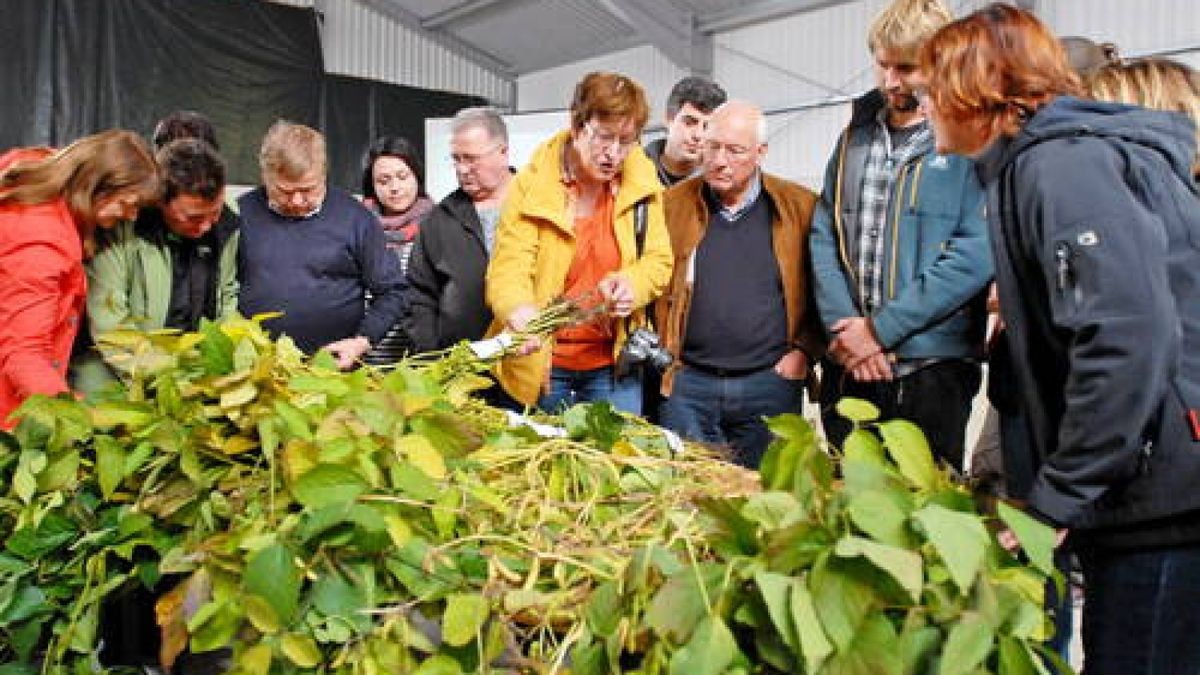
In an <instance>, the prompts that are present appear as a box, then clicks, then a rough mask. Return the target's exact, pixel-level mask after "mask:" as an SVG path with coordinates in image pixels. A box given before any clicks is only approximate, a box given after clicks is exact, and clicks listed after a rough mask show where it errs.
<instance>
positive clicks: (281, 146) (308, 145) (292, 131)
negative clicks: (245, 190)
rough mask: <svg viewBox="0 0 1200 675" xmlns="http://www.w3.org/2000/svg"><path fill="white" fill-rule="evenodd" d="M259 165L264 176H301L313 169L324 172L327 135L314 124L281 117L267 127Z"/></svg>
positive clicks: (259, 156) (259, 154)
mask: <svg viewBox="0 0 1200 675" xmlns="http://www.w3.org/2000/svg"><path fill="white" fill-rule="evenodd" d="M258 164H259V166H260V167H261V168H262V172H263V175H264V176H273V177H280V178H299V177H301V176H303V175H304V174H307V173H309V172H310V171H312V170H313V169H320V171H321V173H322V174H324V173H325V168H326V166H327V164H326V158H325V137H324V136H323V135H321V132H319V131H317V130H316V129H313V128H312V127H307V126H304V125H303V124H296V123H294V122H288V121H286V120H278V121H276V122H275V123H274V124H272V125H271V128H270V129H267V135H266V136H264V137H263V142H262V148H261V149H260V150H259V153H258Z"/></svg>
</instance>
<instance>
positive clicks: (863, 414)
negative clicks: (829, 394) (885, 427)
mask: <svg viewBox="0 0 1200 675" xmlns="http://www.w3.org/2000/svg"><path fill="white" fill-rule="evenodd" d="M834 409H835V410H837V412H838V414H839V415H841V416H842V417H845V418H846V419H848V420H850V421H851V422H854V423H856V424H865V423H867V422H874V421H875V420H877V419H879V408H878V407H876V405H875V404H874V403H871V402H869V401H864V400H862V399H860V398H843V399H841V400H840V401H838V402H837V404H836V405H835V406H834Z"/></svg>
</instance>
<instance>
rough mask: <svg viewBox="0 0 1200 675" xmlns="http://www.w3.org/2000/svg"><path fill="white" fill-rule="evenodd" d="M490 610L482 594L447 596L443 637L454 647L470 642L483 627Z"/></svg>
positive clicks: (443, 620)
mask: <svg viewBox="0 0 1200 675" xmlns="http://www.w3.org/2000/svg"><path fill="white" fill-rule="evenodd" d="M488 611H489V608H488V601H487V598H485V597H483V596H482V595H478V594H474V593H472V594H466V593H455V594H453V595H450V596H449V597H447V598H446V611H445V613H444V614H443V615H442V639H444V640H445V641H446V644H448V645H451V646H454V647H462V646H464V645H466V644H469V643H470V642H471V641H472V640H474V639H475V636H476V635H478V634H479V631H480V630H481V629H482V628H483V623H484V622H485V621H487V618H488Z"/></svg>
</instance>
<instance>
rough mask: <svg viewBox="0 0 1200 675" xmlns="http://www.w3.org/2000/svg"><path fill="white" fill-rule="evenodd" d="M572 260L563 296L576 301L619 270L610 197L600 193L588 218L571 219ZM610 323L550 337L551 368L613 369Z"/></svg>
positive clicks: (572, 328) (588, 325)
mask: <svg viewBox="0 0 1200 675" xmlns="http://www.w3.org/2000/svg"><path fill="white" fill-rule="evenodd" d="M574 225H575V257H574V258H573V259H572V260H571V267H570V268H569V269H568V270H567V280H566V288H565V289H564V295H566V296H567V297H570V298H578V297H582V296H584V295H586V294H587V293H589V292H592V291H593V290H594V289H595V288H596V285H597V284H599V283H600V280H601V279H603V278H604V277H605V276H607V275H608V274H609V273H611V272H616V271H617V270H618V269H620V268H621V250H620V249H619V248H617V235H616V233H615V232H614V231H613V195H612V192H611V191H609V190H602V191H601V198H600V201H599V202H598V203H597V204H596V208H595V209H594V210H593V211H592V213H591V215H587V216H576V217H575V223H574ZM613 334H614V331H613V326H612V319H611V318H609V317H607V316H605V317H601V318H598V319H595V320H593V321H589V322H588V323H584V324H579V325H576V326H569V327H567V328H563V329H561V330H559V331H558V332H557V333H555V334H554V361H553V363H554V366H555V367H557V368H566V369H568V370H594V369H596V368H603V367H605V366H611V365H613V354H612V352H613Z"/></svg>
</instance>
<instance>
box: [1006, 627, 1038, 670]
mask: <svg viewBox="0 0 1200 675" xmlns="http://www.w3.org/2000/svg"><path fill="white" fill-rule="evenodd" d="M999 665H1000V669H999V672H1000V673H1001V674H1002V675H1036V674H1037V672H1038V671H1037V668H1036V667H1035V666H1034V664H1033V655H1032V654H1030V653H1029V649H1028V647H1026V646H1025V645H1024V644H1023V643H1022V642H1021V641H1020V640H1017V639H1014V638H1011V637H1008V636H1006V635H1002V636H1000V663H999Z"/></svg>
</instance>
